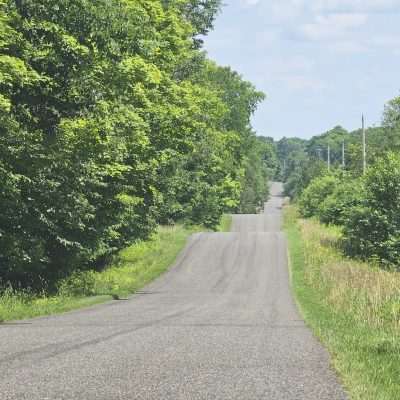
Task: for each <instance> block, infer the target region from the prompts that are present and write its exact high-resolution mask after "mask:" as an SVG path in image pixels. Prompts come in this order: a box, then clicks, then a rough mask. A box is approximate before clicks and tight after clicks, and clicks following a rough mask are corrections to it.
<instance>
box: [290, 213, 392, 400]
mask: <svg viewBox="0 0 400 400" xmlns="http://www.w3.org/2000/svg"><path fill="white" fill-rule="evenodd" d="M285 230H286V233H287V236H288V240H289V251H290V265H291V272H292V285H293V289H294V292H295V296H296V299H297V301H298V303H299V306H300V308H301V311H302V313H303V315H304V317H305V319H306V322H307V323H308V324H309V325H310V326H311V327H312V329H313V330H314V332H315V334H316V335H317V336H318V337H319V338H320V339H321V341H322V342H323V343H324V344H325V345H326V346H327V348H328V349H329V351H330V353H331V355H332V361H333V365H334V367H335V368H336V370H337V371H338V372H339V375H340V378H341V380H342V381H343V383H344V386H345V387H346V389H347V390H348V392H349V394H350V398H351V399H357V400H393V399H396V398H398V394H399V393H400V379H399V376H400V273H399V272H396V271H391V270H384V269H382V268H380V267H379V264H377V263H374V262H368V263H367V262H362V261H357V260H354V259H350V258H348V257H346V256H345V255H344V254H343V252H342V251H341V241H342V237H343V233H342V230H341V229H340V228H338V227H335V226H326V225H322V224H321V223H320V222H318V221H317V220H316V219H303V218H299V214H298V209H297V207H296V206H289V207H287V208H286V209H285Z"/></svg>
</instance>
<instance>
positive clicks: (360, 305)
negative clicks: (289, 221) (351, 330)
mask: <svg viewBox="0 0 400 400" xmlns="http://www.w3.org/2000/svg"><path fill="white" fill-rule="evenodd" d="M300 230H301V234H302V237H303V238H304V243H305V253H304V254H305V260H306V265H307V269H306V271H305V278H306V280H307V282H308V283H309V284H312V285H316V286H319V287H320V289H321V290H323V291H324V292H325V293H326V295H327V297H326V301H327V303H328V304H329V305H330V306H333V307H335V308H336V309H337V310H338V311H341V312H346V311H347V310H350V309H351V312H352V314H353V316H354V317H355V318H357V319H358V320H360V321H362V322H366V323H367V324H371V325H373V326H375V327H378V328H379V327H385V328H388V327H392V328H393V329H399V328H400V273H399V272H392V271H385V270H383V269H380V268H379V267H377V266H374V265H373V264H371V263H369V264H368V263H364V262H360V261H356V260H351V259H346V258H344V257H343V255H342V254H341V252H340V245H339V243H340V236H341V235H340V230H339V229H338V228H335V227H325V226H322V225H320V224H319V223H318V222H316V221H314V220H301V221H300Z"/></svg>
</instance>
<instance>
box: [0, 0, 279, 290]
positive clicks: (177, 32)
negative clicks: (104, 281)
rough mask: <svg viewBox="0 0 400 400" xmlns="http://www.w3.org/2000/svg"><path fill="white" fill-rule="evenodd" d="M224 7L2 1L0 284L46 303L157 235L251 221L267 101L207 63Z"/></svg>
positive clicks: (272, 156)
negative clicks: (208, 39)
mask: <svg viewBox="0 0 400 400" xmlns="http://www.w3.org/2000/svg"><path fill="white" fill-rule="evenodd" d="M220 7H221V2H220V0H207V1H204V0H0V182H1V189H0V209H1V213H0V279H1V281H0V285H1V287H3V288H4V287H9V286H12V287H17V288H22V289H23V288H30V289H32V290H35V291H52V290H53V289H54V288H55V287H56V284H57V282H58V281H59V280H60V279H63V278H65V277H67V276H69V275H70V274H71V273H73V272H74V271H84V270H98V269H101V268H103V267H104V266H105V265H106V264H107V262H108V260H109V259H110V258H111V257H113V255H115V254H116V253H117V252H118V251H119V250H121V249H123V248H125V247H126V246H128V245H130V244H132V243H135V242H138V241H141V240H144V239H146V238H148V237H149V236H150V235H151V234H152V233H153V232H154V231H155V229H156V228H157V226H159V225H173V224H175V223H177V222H184V223H186V224H198V225H202V226H204V227H206V228H209V229H213V228H215V227H216V225H217V224H218V223H219V221H220V219H221V217H222V215H223V214H224V213H234V212H239V213H240V212H255V211H256V209H257V207H259V205H260V204H261V203H262V201H263V200H264V199H265V197H266V195H267V191H268V184H267V182H268V180H269V179H271V178H272V177H273V176H274V175H275V173H276V171H277V168H278V161H277V154H276V152H275V144H274V143H273V141H272V140H270V139H268V138H263V137H258V136H257V135H256V134H255V132H254V131H253V129H252V127H251V124H250V118H251V116H252V114H253V113H254V111H255V110H256V108H257V105H258V104H259V103H260V102H261V101H263V100H264V97H265V95H264V94H263V93H261V92H260V91H258V90H257V89H256V88H255V87H254V86H253V85H252V84H251V83H249V82H247V81H245V80H244V79H243V78H242V77H241V76H240V75H239V74H238V73H236V72H235V71H233V70H232V69H230V68H229V67H221V66H219V65H217V64H216V63H215V62H213V61H212V60H210V59H209V58H208V56H207V54H206V52H205V51H204V50H203V40H204V37H205V35H207V33H208V32H209V31H210V30H211V29H212V27H213V22H214V19H215V17H216V15H217V14H218V12H219V10H220Z"/></svg>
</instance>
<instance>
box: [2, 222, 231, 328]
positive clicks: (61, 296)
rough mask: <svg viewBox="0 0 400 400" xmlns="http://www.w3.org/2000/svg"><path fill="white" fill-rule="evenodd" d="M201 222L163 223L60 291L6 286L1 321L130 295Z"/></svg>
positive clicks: (163, 266) (164, 267)
mask: <svg viewBox="0 0 400 400" xmlns="http://www.w3.org/2000/svg"><path fill="white" fill-rule="evenodd" d="M230 223H231V217H230V216H228V215H226V216H223V218H222V220H221V224H220V226H219V227H218V230H219V231H229V228H230ZM201 230H204V229H202V228H201V227H198V226H190V227H187V226H183V225H175V226H172V227H160V228H159V229H158V231H157V232H156V233H155V234H154V235H153V237H152V238H151V239H150V240H148V241H143V242H140V243H136V244H134V245H132V246H130V247H128V248H126V249H124V250H122V251H121V252H120V253H119V255H118V256H117V257H116V258H115V262H114V263H113V264H112V265H110V266H109V267H108V268H107V269H105V270H104V271H102V272H95V271H87V272H83V273H75V274H74V275H72V276H71V277H69V278H68V279H66V280H64V281H63V282H62V283H61V285H60V289H59V292H58V294H57V295H55V296H47V295H45V294H43V295H41V296H38V295H32V294H31V293H28V292H22V291H14V290H11V289H9V290H6V291H5V292H4V293H2V294H1V295H0V321H9V320H16V319H24V318H30V317H37V316H42V315H50V314H55V313H60V312H65V311H70V310H73V309H77V308H81V307H86V306H90V305H94V304H98V303H102V302H105V301H108V300H111V299H112V298H119V297H123V296H128V295H130V294H132V293H134V292H135V291H137V290H139V289H141V288H142V287H143V286H145V285H146V284H147V283H149V282H151V281H152V280H154V279H155V278H156V277H158V276H159V275H160V274H162V273H163V272H165V271H166V270H167V269H168V267H169V266H170V265H172V264H173V263H174V261H175V259H176V257H177V256H178V254H179V252H180V251H181V250H182V249H183V247H184V246H185V244H186V241H187V238H188V237H189V236H190V235H191V234H192V233H195V232H199V231H201Z"/></svg>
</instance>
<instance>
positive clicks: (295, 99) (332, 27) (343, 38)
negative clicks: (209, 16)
mask: <svg viewBox="0 0 400 400" xmlns="http://www.w3.org/2000/svg"><path fill="white" fill-rule="evenodd" d="M224 3H225V5H224V7H223V9H222V12H221V13H220V15H219V16H218V18H217V20H216V22H215V29H214V30H213V31H212V32H211V33H210V34H209V35H208V36H207V37H206V38H205V49H206V50H207V52H208V54H209V56H210V58H212V59H213V60H215V61H216V62H217V63H218V64H220V65H229V66H231V67H232V68H233V69H234V70H236V71H238V72H239V73H240V74H241V75H242V76H243V77H244V79H246V80H248V81H251V82H252V83H253V84H254V85H255V86H256V87H257V89H259V90H261V91H263V92H264V93H266V95H267V99H266V100H265V101H264V102H263V103H262V104H261V105H260V106H259V109H258V110H257V112H256V113H255V115H254V117H253V121H252V124H253V127H254V128H255V130H256V131H257V133H258V134H259V135H264V136H272V137H274V138H275V139H279V138H281V137H283V136H286V137H293V136H297V137H302V138H310V137H312V136H314V135H318V134H321V133H323V132H326V131H327V130H329V129H331V128H333V127H334V126H336V125H342V126H343V127H344V128H346V129H348V130H354V129H357V128H358V127H359V126H360V125H361V114H362V113H364V114H365V115H366V122H367V125H368V126H372V125H379V124H380V122H381V119H382V112H383V108H384V104H385V103H386V102H387V101H388V100H390V99H392V98H393V97H396V96H398V95H400V0H224Z"/></svg>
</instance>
